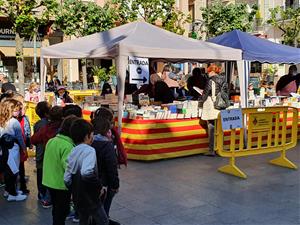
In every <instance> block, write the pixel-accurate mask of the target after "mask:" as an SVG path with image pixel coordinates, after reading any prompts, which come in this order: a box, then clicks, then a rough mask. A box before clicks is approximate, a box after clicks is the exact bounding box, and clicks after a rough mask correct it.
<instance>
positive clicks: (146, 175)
mask: <svg viewBox="0 0 300 225" xmlns="http://www.w3.org/2000/svg"><path fill="white" fill-rule="evenodd" d="M276 155H277V154H267V155H261V156H252V157H248V158H240V159H237V164H238V165H239V167H240V168H241V169H242V170H243V171H244V172H245V173H246V174H247V175H248V179H247V180H242V179H238V178H236V177H232V176H228V175H225V174H221V173H219V172H217V168H218V167H219V166H221V165H224V164H225V163H226V162H227V160H226V159H223V158H220V157H217V158H210V157H205V156H201V155H197V156H191V157H185V158H178V159H169V160H161V161H156V162H137V161H130V162H129V165H128V168H125V169H124V168H123V169H121V170H120V177H121V188H120V192H119V193H118V194H117V195H116V197H115V200H114V201H113V205H112V210H111V216H112V217H113V218H114V219H117V220H119V221H120V222H121V223H122V224H123V225H155V224H156V225H159V224H161V225H202V224H203V225H204V224H211V225H223V224H231V225H297V224H300V171H299V170H289V169H285V168H280V167H276V166H272V165H270V164H268V161H269V160H270V159H272V158H274V156H276ZM288 157H289V159H291V160H292V161H293V162H295V163H296V164H297V165H298V167H300V145H299V144H298V146H297V149H295V150H292V151H288ZM26 168H27V174H28V175H30V178H29V183H28V185H29V189H30V190H31V193H30V195H29V197H28V199H27V200H26V201H24V202H18V203H16V202H9V203H8V202H6V201H5V200H4V198H3V197H2V192H3V188H2V189H1V190H0V194H1V196H0V225H51V223H52V220H51V209H43V208H42V207H41V205H40V204H39V203H38V202H37V192H36V182H35V173H34V171H33V169H34V161H33V160H32V159H31V160H30V161H29V162H27V164H26ZM66 224H68V225H70V224H72V222H70V221H68V222H67V223H66Z"/></svg>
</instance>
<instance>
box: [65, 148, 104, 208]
mask: <svg viewBox="0 0 300 225" xmlns="http://www.w3.org/2000/svg"><path fill="white" fill-rule="evenodd" d="M64 181H65V184H66V186H67V187H68V188H70V189H71V191H72V196H73V202H74V204H75V206H76V208H77V209H78V210H79V211H89V210H93V209H96V208H97V207H98V206H99V204H101V200H100V190H101V182H100V179H99V176H98V167H97V160H96V152H95V149H94V148H92V147H91V146H89V145H87V144H79V145H77V146H76V147H74V148H73V149H72V153H71V154H70V155H69V157H68V160H67V169H66V171H65V175H64Z"/></svg>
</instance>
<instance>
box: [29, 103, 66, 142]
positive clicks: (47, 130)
mask: <svg viewBox="0 0 300 225" xmlns="http://www.w3.org/2000/svg"><path fill="white" fill-rule="evenodd" d="M62 118H63V108H62V107H60V106H54V107H52V108H51V110H50V112H49V119H50V122H49V123H48V124H47V125H46V126H44V127H42V128H41V129H39V130H38V132H36V133H34V134H33V135H32V137H31V138H30V141H31V144H32V145H38V144H43V145H44V146H46V144H47V142H48V141H49V140H50V139H51V138H53V137H55V136H56V134H57V133H58V131H59V128H60V125H61V122H62Z"/></svg>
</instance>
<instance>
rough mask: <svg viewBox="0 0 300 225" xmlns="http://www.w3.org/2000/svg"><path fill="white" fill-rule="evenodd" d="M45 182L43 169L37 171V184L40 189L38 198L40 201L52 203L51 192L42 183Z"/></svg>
mask: <svg viewBox="0 0 300 225" xmlns="http://www.w3.org/2000/svg"><path fill="white" fill-rule="evenodd" d="M42 180H43V168H37V169H36V184H37V189H38V197H39V198H40V200H46V201H51V198H50V194H49V191H48V189H47V187H45V186H44V185H43V183H42Z"/></svg>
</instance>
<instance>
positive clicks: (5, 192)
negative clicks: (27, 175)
mask: <svg viewBox="0 0 300 225" xmlns="http://www.w3.org/2000/svg"><path fill="white" fill-rule="evenodd" d="M17 194H18V195H22V194H23V192H22V191H17ZM8 196H9V193H8V192H7V191H4V192H3V197H4V198H7V197H8Z"/></svg>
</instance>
